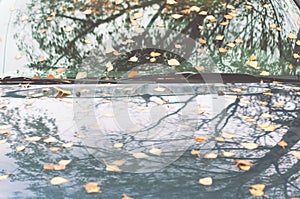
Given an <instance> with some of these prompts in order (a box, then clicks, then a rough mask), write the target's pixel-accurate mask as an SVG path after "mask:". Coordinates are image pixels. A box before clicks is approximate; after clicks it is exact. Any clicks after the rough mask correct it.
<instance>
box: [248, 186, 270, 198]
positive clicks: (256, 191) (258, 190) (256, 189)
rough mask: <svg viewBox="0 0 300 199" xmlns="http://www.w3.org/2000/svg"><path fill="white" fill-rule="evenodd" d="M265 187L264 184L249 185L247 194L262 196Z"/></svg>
mask: <svg viewBox="0 0 300 199" xmlns="http://www.w3.org/2000/svg"><path fill="white" fill-rule="evenodd" d="M265 187H266V185H264V184H255V185H251V186H250V188H249V192H250V193H251V195H253V196H257V197H259V196H264V195H265V193H264V189H265Z"/></svg>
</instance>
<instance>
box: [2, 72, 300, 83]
mask: <svg viewBox="0 0 300 199" xmlns="http://www.w3.org/2000/svg"><path fill="white" fill-rule="evenodd" d="M274 81H278V82H283V83H300V76H299V75H298V76H260V75H247V74H230V73H193V72H183V73H176V74H174V73H170V74H155V75H140V76H135V77H130V78H120V79H109V80H107V79H100V78H85V79H49V78H27V77H4V78H2V79H0V85H6V84H36V85H47V84H135V83H136V84H141V83H144V84H145V83H149V84H151V83H260V82H266V83H271V82H274Z"/></svg>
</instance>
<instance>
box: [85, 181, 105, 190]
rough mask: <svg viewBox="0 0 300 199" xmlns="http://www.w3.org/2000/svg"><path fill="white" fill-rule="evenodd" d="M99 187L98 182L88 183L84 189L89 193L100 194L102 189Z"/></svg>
mask: <svg viewBox="0 0 300 199" xmlns="http://www.w3.org/2000/svg"><path fill="white" fill-rule="evenodd" d="M98 185H99V183H97V182H90V183H87V184H86V185H83V187H84V189H85V191H86V192H87V193H100V192H101V189H100V187H99V186H98Z"/></svg>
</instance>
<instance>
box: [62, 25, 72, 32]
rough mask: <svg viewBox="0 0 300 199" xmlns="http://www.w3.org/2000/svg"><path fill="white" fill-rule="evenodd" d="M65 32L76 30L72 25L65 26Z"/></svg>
mask: <svg viewBox="0 0 300 199" xmlns="http://www.w3.org/2000/svg"><path fill="white" fill-rule="evenodd" d="M64 30H65V32H72V31H73V30H74V28H73V27H72V26H67V27H65V29H64Z"/></svg>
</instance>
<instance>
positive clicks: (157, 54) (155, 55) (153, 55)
mask: <svg viewBox="0 0 300 199" xmlns="http://www.w3.org/2000/svg"><path fill="white" fill-rule="evenodd" d="M160 55H161V54H160V53H158V52H151V53H150V56H151V57H158V56H160Z"/></svg>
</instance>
